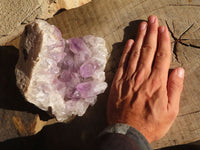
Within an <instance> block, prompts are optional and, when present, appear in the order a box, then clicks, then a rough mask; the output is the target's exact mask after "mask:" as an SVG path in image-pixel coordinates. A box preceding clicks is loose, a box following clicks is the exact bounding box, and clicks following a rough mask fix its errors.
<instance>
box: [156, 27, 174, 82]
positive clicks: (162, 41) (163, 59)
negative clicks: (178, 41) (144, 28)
mask: <svg viewBox="0 0 200 150" xmlns="http://www.w3.org/2000/svg"><path fill="white" fill-rule="evenodd" d="M170 62H171V43H170V35H169V31H168V29H167V27H165V26H161V27H159V29H158V49H157V52H156V55H155V63H154V66H153V71H152V74H154V73H155V74H158V75H159V76H160V77H161V79H163V80H162V81H164V82H165V84H167V79H168V71H169V66H170Z"/></svg>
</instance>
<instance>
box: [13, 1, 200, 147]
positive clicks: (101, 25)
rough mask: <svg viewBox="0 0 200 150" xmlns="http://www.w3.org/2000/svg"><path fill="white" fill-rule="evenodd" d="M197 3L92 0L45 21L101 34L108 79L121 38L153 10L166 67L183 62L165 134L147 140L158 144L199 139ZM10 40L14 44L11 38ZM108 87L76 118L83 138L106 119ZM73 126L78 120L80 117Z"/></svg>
mask: <svg viewBox="0 0 200 150" xmlns="http://www.w3.org/2000/svg"><path fill="white" fill-rule="evenodd" d="M199 7H200V1H199V0H182V1H179V0H168V1H166V0H109V1H108V0H93V1H92V2H91V3H89V4H87V5H85V6H82V7H80V8H77V9H73V10H70V11H65V12H62V13H60V14H58V15H56V16H55V17H53V18H52V19H49V20H48V22H49V23H51V24H54V25H55V26H57V27H58V28H59V29H60V30H61V32H62V34H63V37H64V38H65V39H68V38H71V37H80V36H83V35H87V34H92V35H95V36H99V37H103V38H104V39H105V40H106V43H107V48H108V51H109V53H110V57H109V59H108V63H107V67H106V79H107V82H108V83H109V85H111V82H112V80H113V76H114V74H115V71H116V68H117V65H118V63H119V59H120V56H121V53H122V50H123V46H124V44H125V41H127V40H128V39H129V38H135V36H136V33H137V28H138V25H139V23H140V22H141V20H146V19H147V17H148V16H149V15H151V14H154V15H157V16H158V18H159V21H160V24H163V25H166V26H167V27H168V29H169V31H170V34H171V43H172V51H173V58H172V63H171V68H174V67H178V66H182V67H184V68H185V70H186V75H185V82H184V89H183V93H182V96H181V101H180V111H179V115H178V117H177V119H176V121H175V122H174V124H173V126H172V128H171V129H170V130H169V132H168V133H167V135H166V136H165V137H163V138H162V139H161V140H159V141H157V142H154V143H152V147H153V148H161V147H167V146H173V145H179V144H186V143H190V142H194V141H197V140H200V121H199V120H200V100H199V97H200V90H199V85H200V62H199V61H200V44H199V43H200V40H199V39H200V30H199V28H200V11H199ZM12 44H13V45H16V43H15V42H13V43H12ZM108 91H109V89H108V90H107V91H106V92H105V94H103V95H102V96H100V97H99V99H101V100H100V102H99V103H97V104H96V107H94V108H93V109H91V110H89V111H88V114H86V116H87V117H86V118H87V119H86V120H84V119H83V120H81V121H82V122H81V123H82V124H84V126H83V128H82V130H83V131H84V133H85V134H84V135H90V137H88V138H91V134H90V133H93V132H99V131H97V130H96V127H97V126H98V129H103V128H104V127H105V124H106V123H102V122H103V121H104V122H105V120H106V119H105V118H106V116H105V108H106V100H107V98H108ZM92 116H93V117H92ZM94 116H95V117H94ZM89 119H91V120H89ZM92 119H94V120H92ZM97 119H98V120H97ZM88 120H89V121H88ZM86 121H88V122H89V123H91V122H92V123H91V124H89V125H90V128H88V126H86V125H85V124H87V123H88V122H87V123H85V122H86ZM74 126H77V127H78V126H80V122H78V124H74ZM99 126H101V127H99ZM68 134H70V133H68ZM92 135H93V134H92ZM94 135H95V134H94Z"/></svg>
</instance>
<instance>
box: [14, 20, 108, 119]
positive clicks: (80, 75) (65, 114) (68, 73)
mask: <svg viewBox="0 0 200 150" xmlns="http://www.w3.org/2000/svg"><path fill="white" fill-rule="evenodd" d="M20 49H21V52H20V58H19V60H18V64H17V65H16V77H17V85H18V87H19V88H20V90H21V91H22V93H23V94H24V96H25V98H26V99H27V100H28V101H29V102H31V103H33V104H35V105H36V106H38V107H39V108H41V109H43V110H46V111H47V110H49V109H50V110H51V113H52V114H53V115H54V116H55V117H56V118H57V120H58V121H64V120H67V119H68V118H70V117H71V116H73V115H79V116H82V115H83V114H84V113H85V111H86V110H87V108H88V106H89V105H94V104H95V102H96V100H97V95H98V94H100V93H103V92H104V91H105V89H106V88H107V83H106V82H104V81H105V72H104V69H105V65H106V57H107V49H106V47H105V41H104V39H102V38H100V37H94V36H92V35H87V36H84V37H79V38H71V39H68V40H65V39H63V38H62V35H61V33H60V31H59V30H58V29H57V28H56V27H55V26H53V25H49V24H48V23H47V22H45V21H41V20H39V21H37V22H35V23H33V24H30V25H29V26H28V27H27V30H26V31H25V33H24V34H23V38H22V40H21V48H20ZM25 50H26V52H25ZM24 54H26V60H25V59H24V58H25V57H24ZM27 68H29V69H27ZM27 75H30V76H27Z"/></svg>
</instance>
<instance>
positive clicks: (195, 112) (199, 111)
mask: <svg viewBox="0 0 200 150" xmlns="http://www.w3.org/2000/svg"><path fill="white" fill-rule="evenodd" d="M197 113H200V110H198V111H194V112H191V113H187V114H182V115H179V116H178V117H183V116H187V115H192V114H197Z"/></svg>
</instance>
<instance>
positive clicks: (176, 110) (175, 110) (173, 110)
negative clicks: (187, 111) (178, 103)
mask: <svg viewBox="0 0 200 150" xmlns="http://www.w3.org/2000/svg"><path fill="white" fill-rule="evenodd" d="M178 112H179V109H178V108H177V109H172V110H171V111H170V118H171V119H175V118H176V116H177V115H178Z"/></svg>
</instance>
